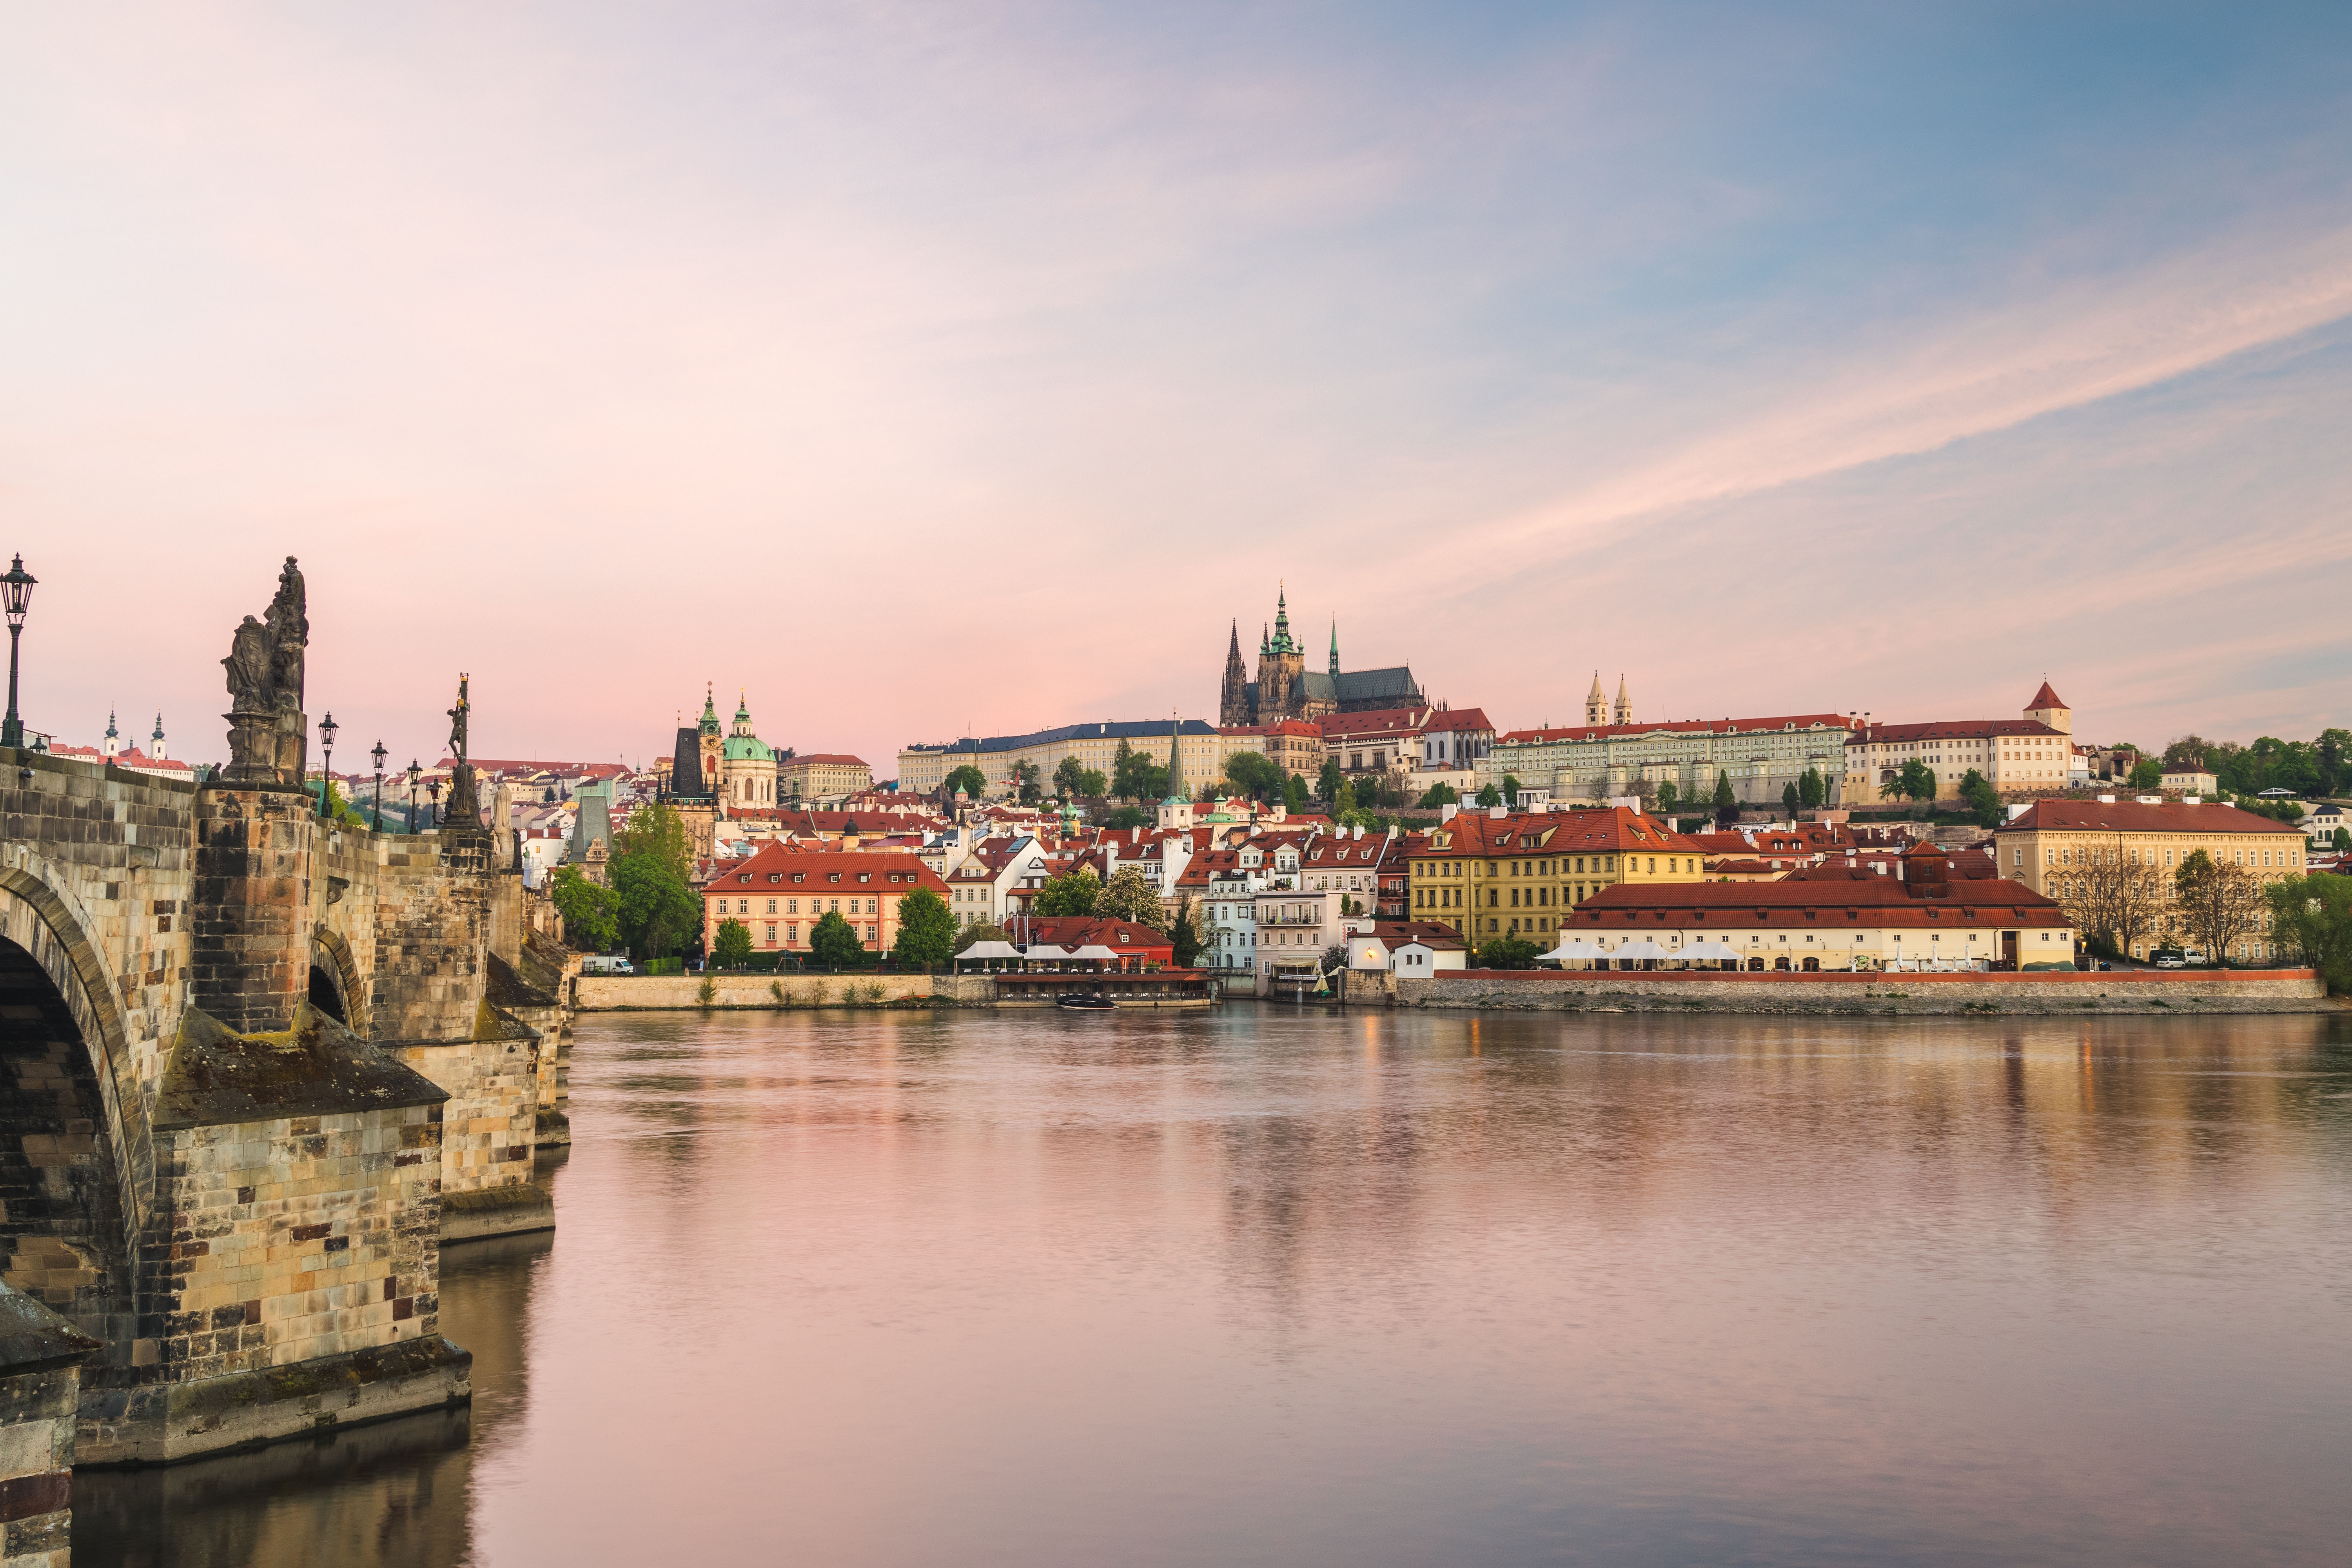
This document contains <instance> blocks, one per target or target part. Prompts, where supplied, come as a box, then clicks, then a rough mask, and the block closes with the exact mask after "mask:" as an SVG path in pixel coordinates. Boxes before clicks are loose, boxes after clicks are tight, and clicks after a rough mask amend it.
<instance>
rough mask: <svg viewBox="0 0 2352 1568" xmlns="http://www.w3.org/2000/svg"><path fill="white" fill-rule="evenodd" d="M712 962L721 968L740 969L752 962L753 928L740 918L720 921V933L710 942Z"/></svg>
mask: <svg viewBox="0 0 2352 1568" xmlns="http://www.w3.org/2000/svg"><path fill="white" fill-rule="evenodd" d="M710 962H711V963H714V964H716V965H717V966H718V967H719V968H721V969H740V968H742V967H743V966H744V965H745V964H747V963H751V927H750V926H747V925H745V924H744V923H743V922H742V921H739V920H734V919H728V920H723V921H719V934H718V935H717V936H715V937H713V938H712V939H711V942H710Z"/></svg>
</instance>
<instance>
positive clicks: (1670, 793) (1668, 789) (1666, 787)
mask: <svg viewBox="0 0 2352 1568" xmlns="http://www.w3.org/2000/svg"><path fill="white" fill-rule="evenodd" d="M1682 798H1683V797H1682V792H1681V791H1680V790H1678V789H1676V788H1675V781H1674V780H1672V779H1668V780H1667V781H1666V782H1665V783H1664V784H1660V785H1659V786H1658V809H1659V810H1660V811H1672V810H1674V809H1675V807H1676V806H1677V805H1681V804H1682Z"/></svg>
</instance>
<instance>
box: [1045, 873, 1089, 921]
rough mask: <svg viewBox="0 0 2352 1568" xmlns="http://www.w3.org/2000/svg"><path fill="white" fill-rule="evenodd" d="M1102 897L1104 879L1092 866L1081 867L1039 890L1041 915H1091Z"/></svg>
mask: <svg viewBox="0 0 2352 1568" xmlns="http://www.w3.org/2000/svg"><path fill="white" fill-rule="evenodd" d="M1101 897H1102V879H1101V878H1100V877H1097V876H1096V875H1095V870H1094V868H1093V867H1091V866H1081V867H1079V868H1077V869H1076V870H1075V871H1067V872H1065V873H1063V874H1062V875H1061V876H1058V877H1055V878H1054V879H1051V880H1049V881H1048V882H1046V884H1045V886H1044V887H1042V888H1040V889H1037V912H1038V913H1039V914H1041V915H1090V914H1092V913H1094V912H1095V903H1096V901H1097V900H1099V899H1100V898H1101Z"/></svg>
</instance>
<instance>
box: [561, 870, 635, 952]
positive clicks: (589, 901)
mask: <svg viewBox="0 0 2352 1568" xmlns="http://www.w3.org/2000/svg"><path fill="white" fill-rule="evenodd" d="M553 896H554V899H555V912H556V913H557V914H559V915H562V917H563V940H564V941H565V942H569V943H571V944H572V946H573V947H575V948H577V949H579V950H580V951H581V952H604V950H605V949H607V948H609V947H611V946H612V945H613V943H614V941H615V940H616V939H617V938H618V937H619V936H620V934H621V926H620V921H619V918H618V916H617V915H616V913H615V912H614V904H613V889H610V888H605V887H600V886H598V885H597V884H596V883H594V882H592V881H590V880H589V879H587V877H586V876H585V875H584V874H583V872H582V871H581V869H580V868H579V867H577V866H558V867H557V868H555V891H554V895H553Z"/></svg>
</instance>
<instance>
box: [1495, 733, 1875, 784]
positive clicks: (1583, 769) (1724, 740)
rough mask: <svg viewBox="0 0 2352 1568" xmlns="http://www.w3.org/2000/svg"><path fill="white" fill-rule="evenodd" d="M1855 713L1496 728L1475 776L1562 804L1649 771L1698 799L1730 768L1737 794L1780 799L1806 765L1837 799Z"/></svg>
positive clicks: (1650, 777) (1651, 777)
mask: <svg viewBox="0 0 2352 1568" xmlns="http://www.w3.org/2000/svg"><path fill="white" fill-rule="evenodd" d="M1858 722H1859V721H1857V720H1854V719H1850V718H1848V717H1847V716H1846V715H1845V714H1843V713H1801V714H1797V715H1794V716H1784V717H1781V718H1776V719H1716V720H1706V719H1696V720H1688V721H1675V722H1671V723H1654V724H1580V725H1573V726H1563V727H1561V728H1558V729H1548V730H1517V731H1511V732H1509V733H1507V734H1504V735H1500V736H1497V737H1496V741H1495V744H1494V746H1493V748H1492V750H1490V751H1489V752H1487V754H1486V756H1485V757H1484V758H1482V759H1481V760H1480V761H1479V763H1478V781H1479V783H1480V784H1482V785H1483V784H1496V785H1497V786H1499V785H1500V784H1502V781H1503V778H1504V775H1506V774H1509V775H1511V776H1512V777H1515V778H1517V780H1518V781H1519V783H1520V784H1521V785H1523V786H1524V787H1526V788H1528V789H1548V790H1549V791H1550V792H1551V799H1552V801H1553V802H1554V803H1555V804H1568V803H1573V802H1578V801H1587V802H1598V801H1604V800H1607V799H1609V798H1610V797H1612V796H1613V795H1634V794H1638V793H1639V791H1638V790H1637V789H1636V788H1635V787H1634V786H1635V784H1636V783H1637V782H1638V781H1643V780H1646V781H1647V782H1648V783H1650V784H1653V785H1656V784H1667V783H1671V784H1673V785H1674V786H1675V794H1676V795H1680V796H1681V797H1682V798H1683V799H1685V800H1687V801H1691V802H1694V803H1700V802H1705V801H1706V800H1710V799H1712V798H1713V797H1714V794H1715V784H1716V780H1717V777H1718V776H1722V775H1728V776H1729V777H1730V780H1731V789H1732V793H1733V794H1734V795H1737V796H1738V798H1739V799H1740V801H1741V802H1742V803H1743V804H1747V805H1780V799H1781V795H1782V792H1783V791H1784V790H1785V789H1786V787H1787V786H1788V785H1790V784H1794V783H1796V782H1797V780H1798V779H1800V778H1801V777H1802V776H1803V775H1804V773H1805V770H1806V769H1808V768H1811V769H1813V770H1814V771H1816V772H1817V773H1820V774H1821V776H1822V783H1823V785H1824V788H1825V791H1826V794H1825V795H1824V797H1823V798H1824V804H1827V805H1836V804H1838V802H1839V797H1840V795H1842V794H1843V784H1844V780H1845V773H1846V737H1847V735H1848V734H1849V733H1850V732H1851V731H1852V730H1853V728H1854V727H1855V726H1856V725H1857V723H1858Z"/></svg>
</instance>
